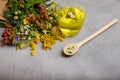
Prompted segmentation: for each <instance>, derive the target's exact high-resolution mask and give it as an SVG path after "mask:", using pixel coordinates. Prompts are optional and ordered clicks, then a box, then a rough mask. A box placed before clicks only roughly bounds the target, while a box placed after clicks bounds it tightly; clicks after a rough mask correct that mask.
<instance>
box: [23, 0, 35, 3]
mask: <svg viewBox="0 0 120 80" xmlns="http://www.w3.org/2000/svg"><path fill="white" fill-rule="evenodd" d="M25 1H26V2H28V3H33V2H34V0H25Z"/></svg>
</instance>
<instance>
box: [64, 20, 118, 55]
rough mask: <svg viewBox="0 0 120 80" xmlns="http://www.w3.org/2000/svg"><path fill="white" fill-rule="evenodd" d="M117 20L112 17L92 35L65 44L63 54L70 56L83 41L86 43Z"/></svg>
mask: <svg viewBox="0 0 120 80" xmlns="http://www.w3.org/2000/svg"><path fill="white" fill-rule="evenodd" d="M117 22H118V19H113V20H112V21H110V22H109V23H108V24H106V25H105V26H103V27H102V28H101V29H99V30H98V31H96V32H95V33H93V34H92V35H90V36H89V37H87V38H85V39H84V40H82V41H81V42H78V43H70V44H67V45H66V46H65V47H64V48H63V52H64V54H65V55H68V56H71V55H74V54H75V53H76V52H77V51H78V50H79V47H80V46H82V45H84V44H85V43H87V42H88V41H90V40H91V39H93V38H95V37H96V36H98V35H99V34H100V33H102V32H104V31H105V30H107V29H108V28H110V27H111V26H113V25H114V24H116V23H117Z"/></svg>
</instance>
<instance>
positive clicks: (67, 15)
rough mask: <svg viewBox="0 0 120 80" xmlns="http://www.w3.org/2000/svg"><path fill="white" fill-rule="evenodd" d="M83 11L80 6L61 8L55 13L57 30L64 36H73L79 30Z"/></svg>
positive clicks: (83, 15)
mask: <svg viewBox="0 0 120 80" xmlns="http://www.w3.org/2000/svg"><path fill="white" fill-rule="evenodd" d="M85 15H86V13H85V10H84V8H83V7H82V6H80V5H77V4H76V6H73V5H72V6H63V7H62V8H61V9H60V10H59V11H58V13H57V18H58V23H59V28H60V30H61V32H62V33H63V34H65V35H66V36H74V35H76V34H78V33H79V31H80V30H81V28H82V26H83V23H84V19H85Z"/></svg>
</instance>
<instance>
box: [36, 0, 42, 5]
mask: <svg viewBox="0 0 120 80" xmlns="http://www.w3.org/2000/svg"><path fill="white" fill-rule="evenodd" d="M41 2H43V0H34V4H38V3H41Z"/></svg>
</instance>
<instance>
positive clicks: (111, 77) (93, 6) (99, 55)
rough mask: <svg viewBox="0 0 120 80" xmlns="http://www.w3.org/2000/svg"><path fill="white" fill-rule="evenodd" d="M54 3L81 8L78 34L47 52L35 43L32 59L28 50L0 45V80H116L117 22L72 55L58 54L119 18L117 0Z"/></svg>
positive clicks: (119, 69) (119, 75) (119, 55)
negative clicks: (82, 17)
mask: <svg viewBox="0 0 120 80" xmlns="http://www.w3.org/2000/svg"><path fill="white" fill-rule="evenodd" d="M57 1H58V2H60V3H61V4H62V3H64V4H69V5H72V4H70V3H69V2H70V1H71V2H73V3H77V4H81V5H82V6H84V8H85V10H86V13H87V16H86V19H85V23H84V26H83V28H82V30H81V32H80V33H79V34H78V35H76V36H74V37H70V38H67V39H65V41H64V42H63V43H61V42H58V43H57V44H56V45H54V46H53V48H52V50H51V51H44V50H42V48H41V44H38V45H37V52H36V53H37V54H36V56H34V57H32V56H30V51H29V48H26V49H23V50H19V51H16V50H15V48H14V47H8V46H4V47H3V46H1V45H0V80H120V23H118V24H116V25H115V26H113V27H112V28H110V29H109V30H107V31H106V32H104V33H103V34H101V35H100V36H98V37H96V38H95V39H94V40H92V41H90V42H89V43H87V44H85V45H84V46H82V47H81V48H80V50H79V51H78V53H77V54H76V55H74V56H72V57H65V56H63V55H62V48H63V47H64V46H65V45H66V44H67V43H71V42H78V41H80V40H82V39H84V38H85V37H87V36H88V35H90V34H91V33H93V32H95V31H96V30H98V29H99V28H101V27H102V26H103V25H104V24H106V23H107V22H109V21H110V20H112V19H113V18H118V19H120V0H57ZM2 32H3V29H0V35H1V34H2ZM0 39H1V37H0ZM0 44H1V42H0Z"/></svg>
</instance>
